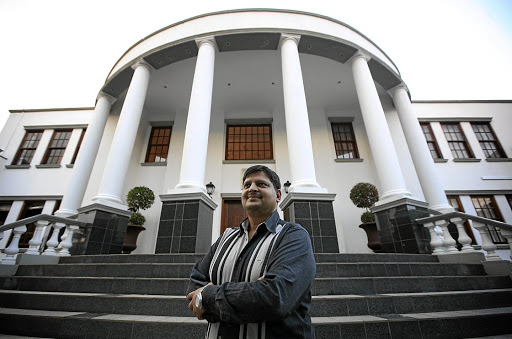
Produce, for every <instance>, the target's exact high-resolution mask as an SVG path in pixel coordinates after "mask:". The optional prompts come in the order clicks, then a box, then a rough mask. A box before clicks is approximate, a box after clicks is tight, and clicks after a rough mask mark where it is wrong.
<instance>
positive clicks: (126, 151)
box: [93, 61, 152, 209]
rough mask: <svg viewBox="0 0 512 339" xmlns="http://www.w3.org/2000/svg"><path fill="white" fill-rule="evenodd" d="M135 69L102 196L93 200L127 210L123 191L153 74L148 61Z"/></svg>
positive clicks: (112, 150) (104, 181) (105, 171)
mask: <svg viewBox="0 0 512 339" xmlns="http://www.w3.org/2000/svg"><path fill="white" fill-rule="evenodd" d="M133 69H135V72H134V73H133V77H132V81H131V82H130V87H129V88H128V92H127V93H126V98H125V100H124V104H123V108H122V109H121V114H120V116H119V121H118V123H117V127H116V132H115V134H114V138H113V140H112V145H111V147H110V151H109V153H108V158H107V163H106V165H105V170H104V171H103V178H102V180H101V184H100V188H99V193H98V194H97V195H96V196H95V197H94V199H93V200H94V201H97V202H99V203H101V204H104V205H108V206H112V207H117V208H123V209H126V206H124V205H123V202H122V200H121V191H122V189H123V184H124V179H125V177H126V172H127V171H128V164H129V162H130V158H131V155H132V152H133V145H134V144H135V138H136V136H137V129H138V128H139V123H140V117H141V115H142V108H143V107H144V100H145V99H146V93H147V90H148V84H149V78H150V76H151V71H152V68H151V66H150V65H148V64H147V63H146V62H145V61H139V62H137V63H136V64H135V65H133Z"/></svg>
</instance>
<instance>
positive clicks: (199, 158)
mask: <svg viewBox="0 0 512 339" xmlns="http://www.w3.org/2000/svg"><path fill="white" fill-rule="evenodd" d="M196 42H197V45H198V46H199V51H198V54H197V61H196V69H195V72H194V81H193V83H192V93H191V95H190V105H189V109H188V116H187V127H186V129H185V140H184V144H183V155H182V158H181V170H180V180H179V182H178V184H177V185H176V188H175V189H174V190H171V191H170V193H171V192H177V191H180V192H190V193H192V192H202V193H205V194H206V188H205V183H204V176H205V170H206V156H207V151H208V135H209V131H210V114H211V108H212V91H213V73H214V69H215V49H216V45H215V41H214V39H213V37H208V38H204V39H198V40H197V41H196Z"/></svg>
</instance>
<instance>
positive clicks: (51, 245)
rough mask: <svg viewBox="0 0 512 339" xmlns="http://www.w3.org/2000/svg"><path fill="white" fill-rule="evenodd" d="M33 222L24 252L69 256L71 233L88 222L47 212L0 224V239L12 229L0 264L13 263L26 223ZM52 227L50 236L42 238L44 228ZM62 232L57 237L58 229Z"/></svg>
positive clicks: (71, 242)
mask: <svg viewBox="0 0 512 339" xmlns="http://www.w3.org/2000/svg"><path fill="white" fill-rule="evenodd" d="M32 223H34V224H35V230H34V234H33V236H32V238H31V239H30V241H29V242H28V245H29V247H28V248H27V250H26V252H25V253H26V254H34V255H53V256H61V257H63V256H69V255H70V253H69V249H70V248H71V247H72V246H73V234H74V233H75V232H76V231H77V230H79V229H80V228H81V227H82V228H84V227H85V226H87V225H88V223H86V222H83V221H78V220H74V219H70V218H63V217H57V216H55V215H49V214H39V215H35V216H33V217H29V218H25V219H22V220H18V221H15V222H12V223H10V224H6V225H2V226H0V240H2V239H3V237H4V233H5V231H9V230H12V234H13V235H12V239H11V242H10V243H9V246H8V247H6V248H5V249H4V251H3V252H4V253H5V257H4V258H3V259H1V261H0V264H1V265H15V264H16V256H17V255H18V253H20V246H19V243H20V238H21V236H22V235H23V234H24V233H25V232H26V231H27V225H30V224H32ZM47 227H50V230H51V229H53V232H52V234H51V237H49V239H46V241H45V239H44V233H46V234H49V233H50V230H49V231H48V232H44V230H45V228H47ZM62 229H64V230H65V231H64V234H63V235H62V236H61V237H60V239H59V234H60V231H61V230H62ZM43 242H44V243H43Z"/></svg>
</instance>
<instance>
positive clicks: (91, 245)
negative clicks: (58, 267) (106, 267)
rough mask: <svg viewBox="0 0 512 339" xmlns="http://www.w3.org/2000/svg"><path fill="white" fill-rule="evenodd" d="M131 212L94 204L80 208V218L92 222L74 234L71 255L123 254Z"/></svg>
mask: <svg viewBox="0 0 512 339" xmlns="http://www.w3.org/2000/svg"><path fill="white" fill-rule="evenodd" d="M130 215H131V212H128V211H125V210H121V209H117V208H112V207H108V206H104V205H101V204H92V205H89V206H86V207H82V208H80V209H78V220H79V221H84V222H88V223H90V224H92V225H91V226H89V227H87V228H86V229H84V230H83V231H82V232H76V233H75V234H74V235H73V246H72V247H71V249H70V253H71V255H84V254H121V253H122V251H123V242H124V237H125V235H126V227H127V226H128V218H129V217H130Z"/></svg>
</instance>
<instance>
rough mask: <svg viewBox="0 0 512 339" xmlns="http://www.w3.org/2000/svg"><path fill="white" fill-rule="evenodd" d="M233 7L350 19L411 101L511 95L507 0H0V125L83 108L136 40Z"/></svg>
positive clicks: (511, 6)
mask: <svg viewBox="0 0 512 339" xmlns="http://www.w3.org/2000/svg"><path fill="white" fill-rule="evenodd" d="M239 8H280V9H292V10H299V11H306V12H312V13H317V14H321V15H325V16H328V17H331V18H333V19H336V20H339V21H342V22H344V23H346V24H348V25H350V26H352V27H353V28H355V29H356V30H358V31H359V32H361V33H363V34H364V35H366V36H367V37H368V38H369V39H371V40H372V41H373V42H374V43H376V44H377V45H378V46H379V47H380V48H381V49H383V50H384V52H385V53H386V54H387V55H388V56H389V57H390V58H391V59H392V60H393V62H394V63H395V64H396V65H397V67H398V69H399V71H400V73H401V76H402V79H403V80H404V82H405V83H406V84H407V86H408V87H409V90H410V92H411V96H412V99H413V100H512V85H511V79H512V0H386V1H380V0H357V1H356V0H352V1H345V0H315V1H311V0H307V1H305V0H290V1H289V0H273V1H267V0H260V1H243V0H237V1H233V0H217V1H211V0H210V1H205V0H196V1H171V0H168V1H163V0H145V1H134V0H87V1H77V0H75V1H73V0H45V1H42V0H0V46H1V47H0V64H1V65H2V70H1V71H0V129H1V128H2V127H3V125H4V123H5V121H6V120H7V118H8V116H9V110H13V109H36V108H69V107H93V106H94V104H95V99H96V96H97V95H98V92H99V90H100V89H101V87H102V85H103V84H104V82H105V78H106V77H107V75H108V73H109V71H110V70H111V68H112V67H113V66H114V64H115V63H116V61H117V60H118V59H119V58H120V57H121V56H122V54H123V53H124V52H125V51H126V50H127V49H128V48H130V47H131V46H132V45H133V44H135V43H136V42H137V41H139V40H140V39H142V38H144V37H146V36H148V35H150V34H151V33H153V32H155V31H156V30H159V29H160V28H163V27H165V26H168V25H170V24H173V23H175V22H177V21H181V20H184V19H187V18H190V17H193V16H196V15H200V14H204V13H209V12H215V11H222V10H231V9H239Z"/></svg>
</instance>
